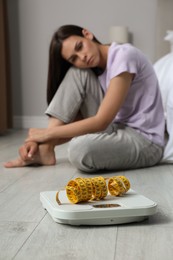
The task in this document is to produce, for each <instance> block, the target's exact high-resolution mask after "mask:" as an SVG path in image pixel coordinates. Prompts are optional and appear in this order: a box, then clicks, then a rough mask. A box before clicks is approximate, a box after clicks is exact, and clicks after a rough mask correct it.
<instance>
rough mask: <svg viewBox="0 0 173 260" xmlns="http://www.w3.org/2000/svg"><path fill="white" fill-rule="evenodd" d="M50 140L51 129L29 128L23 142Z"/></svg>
mask: <svg viewBox="0 0 173 260" xmlns="http://www.w3.org/2000/svg"><path fill="white" fill-rule="evenodd" d="M50 140H51V129H48V128H31V129H30V130H29V132H28V137H27V139H26V140H25V142H36V143H45V142H47V141H50Z"/></svg>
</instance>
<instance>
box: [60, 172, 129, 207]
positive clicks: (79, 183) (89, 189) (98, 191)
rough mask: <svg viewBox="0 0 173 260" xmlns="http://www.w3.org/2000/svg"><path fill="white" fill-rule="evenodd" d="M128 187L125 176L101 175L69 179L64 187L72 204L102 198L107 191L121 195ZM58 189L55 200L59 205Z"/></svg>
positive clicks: (112, 194) (114, 194)
mask: <svg viewBox="0 0 173 260" xmlns="http://www.w3.org/2000/svg"><path fill="white" fill-rule="evenodd" d="M106 181H108V183H106ZM129 189H130V181H129V180H128V179H127V178H126V177H125V176H114V177H110V178H103V177H102V176H99V177H93V178H80V177H79V178H76V179H74V180H70V181H69V182H68V184H67V185H66V187H65V190H66V195H67V198H68V199H69V201H70V202H71V203H73V204H76V203H79V202H86V201H92V200H101V199H104V198H105V197H106V196H107V195H108V192H109V193H110V195H111V196H122V195H123V194H125V193H126V192H127V191H128V190H129ZM60 191H61V190H60ZM60 191H58V192H57V193H56V201H57V203H58V204H59V205H61V201H60V199H59V193H60Z"/></svg>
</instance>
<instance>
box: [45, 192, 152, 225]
mask: <svg viewBox="0 0 173 260" xmlns="http://www.w3.org/2000/svg"><path fill="white" fill-rule="evenodd" d="M56 193H57V191H45V192H41V193H40V201H41V203H42V206H43V208H44V209H46V210H47V211H48V213H49V214H50V216H51V217H52V218H53V220H54V221H55V222H58V223H61V224H69V225H114V224H115V225H117V224H124V223H130V222H139V221H143V220H144V219H146V218H148V217H149V216H151V215H153V214H155V213H156V211H157V204H156V203H155V202H154V201H152V200H150V199H148V198H146V197H144V196H143V195H140V194H138V193H136V192H135V191H134V190H132V189H130V190H129V191H128V192H127V193H126V194H124V195H123V196H121V197H113V196H110V195H108V196H107V197H106V198H104V199H103V200H99V201H91V202H90V201H89V202H82V203H79V204H72V203H70V202H69V200H68V198H67V197H66V191H61V192H60V193H59V199H60V201H61V203H62V204H61V205H59V204H58V203H57V202H56Z"/></svg>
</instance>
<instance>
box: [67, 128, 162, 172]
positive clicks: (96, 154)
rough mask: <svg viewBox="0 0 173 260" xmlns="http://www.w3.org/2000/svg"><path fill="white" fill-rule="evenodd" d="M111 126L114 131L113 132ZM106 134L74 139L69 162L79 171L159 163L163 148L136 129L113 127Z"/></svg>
mask: <svg viewBox="0 0 173 260" xmlns="http://www.w3.org/2000/svg"><path fill="white" fill-rule="evenodd" d="M111 127H112V129H111ZM111 127H110V128H109V129H108V130H107V131H106V132H105V133H98V134H88V135H85V136H80V137H77V138H73V139H72V141H71V142H70V145H69V150H68V152H69V160H70V161H71V163H72V164H73V165H74V166H75V167H76V168H78V169H79V170H82V171H86V172H95V171H99V170H121V169H133V168H142V167H148V166H153V165H155V164H157V163H158V162H159V161H160V159H161V157H162V153H163V149H162V148H161V147H159V146H158V145H156V144H153V143H152V142H150V141H149V140H147V139H146V138H145V137H143V136H142V135H141V134H139V133H137V132H136V131H135V130H134V129H132V128H129V127H122V126H118V125H116V124H113V125H112V126H111Z"/></svg>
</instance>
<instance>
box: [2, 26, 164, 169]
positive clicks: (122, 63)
mask: <svg viewBox="0 0 173 260" xmlns="http://www.w3.org/2000/svg"><path fill="white" fill-rule="evenodd" d="M47 100H48V104H49V106H48V108H47V110H46V114H48V115H49V117H50V120H49V126H48V128H47V129H30V130H29V135H28V138H27V139H26V141H25V144H24V145H23V146H22V147H21V148H20V150H19V154H20V157H19V158H18V159H17V160H14V161H11V162H8V163H6V164H5V167H19V166H25V165H28V164H34V163H40V164H43V165H52V164H55V162H56V160H55V153H54V148H55V146H56V145H58V144H62V143H64V142H67V141H69V140H71V141H70V143H69V148H68V155H69V160H70V161H71V163H72V164H73V165H74V166H75V167H76V168H78V169H80V170H82V171H86V172H93V171H98V170H103V169H104V170H113V169H131V168H141V167H148V166H153V165H155V164H157V163H158V162H159V161H160V160H161V158H162V154H163V146H164V125H165V123H164V113H163V107H162V101H161V95H160V92H159V87H158V81H157V78H156V75H155V73H154V70H153V67H152V65H151V64H150V63H149V62H148V60H147V59H146V57H145V56H144V55H143V54H142V53H141V51H139V50H138V49H137V48H135V47H133V46H132V45H130V44H122V45H119V44H116V43H112V44H111V45H103V44H101V43H100V42H99V41H98V40H97V39H96V38H95V37H94V35H93V34H92V33H91V32H89V31H88V30H86V29H83V28H81V27H78V26H74V25H66V26H62V27H60V28H59V29H58V31H57V32H56V33H55V34H54V36H53V38H52V41H51V45H50V52H49V73H48V88H47Z"/></svg>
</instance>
